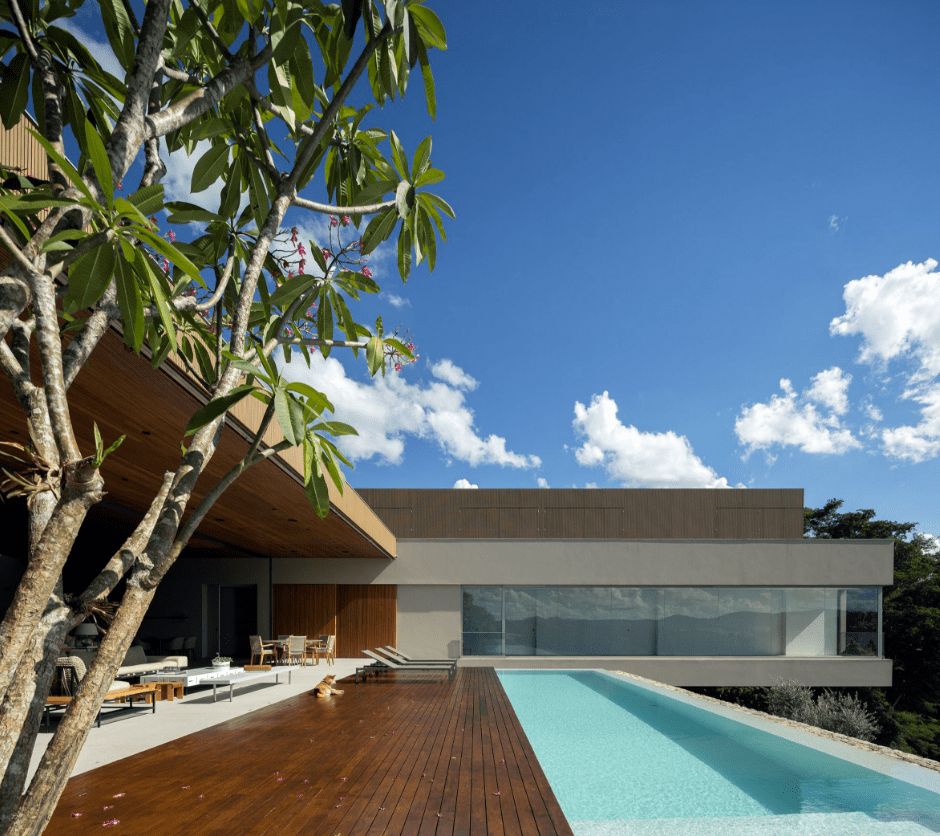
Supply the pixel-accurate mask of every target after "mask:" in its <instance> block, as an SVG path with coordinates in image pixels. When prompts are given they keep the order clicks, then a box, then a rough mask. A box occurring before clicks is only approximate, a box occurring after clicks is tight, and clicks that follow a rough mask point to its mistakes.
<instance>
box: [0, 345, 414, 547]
mask: <svg viewBox="0 0 940 836" xmlns="http://www.w3.org/2000/svg"><path fill="white" fill-rule="evenodd" d="M33 379H34V380H38V379H39V362H38V357H35V356H34V359H33ZM207 400H208V397H207V394H206V393H205V392H204V391H203V390H202V389H201V387H200V386H199V384H198V383H196V382H195V381H194V380H192V379H191V378H190V377H188V376H187V375H186V374H185V373H184V372H183V371H182V369H181V367H180V366H178V365H176V364H175V363H174V362H173V361H172V359H171V360H168V361H167V362H165V363H164V365H163V367H161V368H160V369H158V370H156V371H154V370H153V369H152V368H151V366H150V363H149V361H148V360H147V359H146V357H142V356H137V355H136V354H134V353H133V352H132V351H130V350H128V349H126V348H125V347H124V344H123V341H122V339H121V337H120V335H119V334H117V333H116V332H114V331H109V332H108V333H107V334H106V335H105V337H104V338H103V339H102V341H101V343H100V344H99V346H98V348H97V349H96V350H95V352H94V353H93V355H92V357H91V360H90V362H89V363H88V364H87V366H86V367H85V368H84V369H82V371H81V373H80V374H79V375H78V377H77V378H76V379H75V382H74V383H73V384H72V387H71V389H70V390H69V404H70V408H71V414H72V421H73V425H74V427H75V432H76V435H77V437H78V442H79V445H80V449H81V450H82V452H83V454H86V455H87V454H91V453H92V452H93V450H94V430H93V425H94V423H95V422H97V424H98V429H99V430H100V432H101V436H102V438H103V440H104V443H105V446H107V445H109V444H110V443H111V442H112V441H114V440H115V439H116V438H118V437H119V436H121V435H126V436H127V437H126V439H125V440H124V443H123V444H122V445H121V446H120V447H119V448H118V449H117V450H116V451H115V452H114V453H112V454H111V455H110V456H108V457H107V459H105V461H104V464H103V465H102V468H101V472H102V476H103V477H104V480H105V490H106V491H107V496H106V497H105V500H106V506H111V508H112V509H113V512H114V513H113V514H112V515H111V516H113V517H114V520H115V525H117V524H118V522H117V518H118V517H121V516H123V517H127V516H128V515H127V514H126V513H125V514H122V513H121V509H125V510H126V511H129V512H131V516H134V515H140V514H143V513H144V512H145V511H146V509H147V507H148V506H149V503H150V501H151V500H152V499H153V496H154V495H155V493H156V491H157V490H158V489H159V487H160V483H161V481H162V476H163V473H164V472H165V471H167V470H173V469H175V468H176V467H177V466H178V465H179V462H180V457H181V450H180V446H179V444H180V441H181V439H183V432H184V429H185V427H186V424H187V422H188V421H189V419H190V418H191V417H192V414H193V412H194V411H195V410H196V409H198V408H199V406H200V405H202V404H203V403H205V402H207ZM263 411H264V409H263V406H262V404H261V403H260V402H259V401H257V400H255V399H254V398H246V399H245V400H243V401H242V402H241V403H239V404H237V405H236V406H235V408H234V409H233V410H232V411H231V412H230V413H229V416H230V417H229V418H228V419H227V423H226V427H225V430H224V431H223V434H222V439H221V442H220V444H219V448H218V451H217V452H216V454H215V456H213V458H212V460H211V461H210V463H209V465H208V467H207V469H206V472H205V473H204V474H203V475H202V477H201V478H200V480H199V483H198V485H197V490H196V494H195V496H194V498H193V501H192V502H191V504H190V509H192V508H193V507H195V506H196V504H197V503H198V501H199V500H200V499H201V498H202V496H204V495H205V493H206V492H207V491H208V489H209V488H210V487H211V486H212V485H214V484H215V483H216V482H217V481H218V480H219V479H220V478H221V477H222V476H223V474H225V473H226V472H228V470H229V469H230V468H231V467H232V466H233V465H234V464H235V463H236V462H237V461H238V460H239V459H240V458H241V457H242V456H243V455H244V453H245V451H246V450H247V448H248V441H247V438H248V437H249V434H250V432H251V431H252V430H253V429H255V428H257V427H258V426H259V423H260V420H261V415H262V414H263ZM272 424H273V426H272V427H270V428H269V429H268V432H267V434H266V435H265V438H264V440H265V443H266V444H269V445H272V444H276V443H277V442H279V441H280V440H281V438H282V435H281V432H280V428H279V426H278V424H277V422H276V421H274V422H272ZM0 441H18V442H20V443H26V442H27V441H28V435H27V429H26V419H25V415H24V413H23V409H22V407H21V406H20V404H19V402H18V401H17V400H16V397H15V395H14V393H13V387H12V385H11V384H10V381H9V380H8V379H7V378H6V376H5V375H3V374H0ZM302 473H303V458H302V453H301V450H300V448H293V449H291V450H288V451H285V452H284V453H282V454H280V455H278V456H275V457H273V458H272V459H271V460H269V461H267V462H263V463H261V464H258V465H255V466H254V467H252V468H250V469H249V470H247V471H246V472H245V473H243V474H242V475H241V476H240V477H239V478H238V479H237V480H236V481H235V483H234V484H233V485H231V487H229V489H228V490H227V491H226V492H225V493H224V494H223V496H222V497H221V498H220V499H219V500H218V502H216V504H215V505H214V506H213V508H212V509H211V510H210V511H209V513H208V515H207V517H206V519H205V520H204V521H203V522H202V524H201V525H200V526H199V530H198V532H197V533H196V535H195V536H194V537H193V539H192V540H191V541H190V545H191V548H193V549H198V550H199V553H200V555H204V554H211V553H213V551H215V553H217V554H219V556H226V557H230V556H233V555H239V554H246V553H247V554H253V555H255V556H257V555H264V556H267V557H351V558H356V557H370V558H375V557H384V558H390V559H391V558H394V557H395V553H396V541H395V537H394V535H393V534H392V533H391V532H390V531H389V529H388V528H387V527H386V526H385V524H384V523H383V522H382V521H381V520H380V519H379V518H378V517H377V516H376V515H375V513H374V512H373V511H372V510H371V509H370V508H369V506H368V505H366V503H365V502H363V501H362V499H361V498H360V497H359V496H358V494H357V493H356V492H355V491H354V490H353V489H352V488H351V487H349V486H348V485H347V486H346V488H345V490H344V492H343V494H342V495H340V494H339V492H338V491H337V490H336V489H335V488H334V487H333V485H332V484H330V485H329V487H330V513H329V515H328V516H327V518H326V519H324V520H321V519H319V517H317V515H316V512H315V511H314V510H313V508H312V507H311V505H310V503H309V501H308V500H307V496H306V494H305V493H304V489H303V482H302ZM327 481H328V482H329V480H327ZM125 525H126V522H125ZM229 547H232V548H229ZM184 555H185V552H184Z"/></svg>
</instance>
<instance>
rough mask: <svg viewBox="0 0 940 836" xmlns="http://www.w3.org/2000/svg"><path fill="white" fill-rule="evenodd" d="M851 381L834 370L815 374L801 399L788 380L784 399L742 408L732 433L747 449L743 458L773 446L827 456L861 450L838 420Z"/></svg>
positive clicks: (784, 384)
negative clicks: (811, 383)
mask: <svg viewBox="0 0 940 836" xmlns="http://www.w3.org/2000/svg"><path fill="white" fill-rule="evenodd" d="M851 380H852V376H851V375H846V374H844V373H843V371H842V369H840V368H839V367H838V366H833V367H832V368H831V369H827V370H826V371H823V372H820V373H819V374H817V375H816V376H815V377H814V378H813V385H812V386H811V387H810V388H809V389H807V390H805V391H804V392H803V393H802V395H797V393H796V392H795V391H794V389H793V385H792V384H791V383H790V381H789V380H787V379H783V380H781V381H780V388H781V389H783V396H780V395H772V396H771V398H770V401H769V402H767V403H756V404H754V405H753V406H749V407H744V408H743V409H742V410H741V414H740V415H739V416H738V418H737V420H736V421H735V422H734V432H735V434H736V435H737V437H738V439H739V440H740V442H741V443H742V444H744V445H745V447H746V452H745V455H744V458H745V459H746V458H747V457H748V456H749V455H750V454H751V453H753V452H754V450H767V449H769V448H771V447H774V446H775V445H779V446H781V447H786V446H788V445H789V446H794V447H798V448H799V449H800V450H801V451H802V452H804V453H827V454H841V453H845V452H847V451H848V450H852V449H854V448H856V447H860V446H861V444H860V442H859V441H858V440H857V439H856V438H855V436H853V435H852V433H851V431H850V430H848V429H845V428H844V427H843V426H842V425H841V423H840V421H839V417H838V416H839V415H842V414H844V413H845V412H846V410H847V409H848V398H847V396H846V391H847V389H848V386H849V383H850V382H851ZM820 407H822V408H823V409H820ZM824 410H825V411H824ZM826 411H828V414H826Z"/></svg>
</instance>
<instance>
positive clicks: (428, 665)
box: [356, 650, 457, 682]
mask: <svg viewBox="0 0 940 836" xmlns="http://www.w3.org/2000/svg"><path fill="white" fill-rule="evenodd" d="M362 652H363V653H364V654H365V655H366V656H368V657H369V658H370V659H374V660H375V661H374V662H373V663H372V664H371V665H364V666H363V667H361V668H356V682H359V674H360V673H361V674H362V675H363V676H365V675H366V674H367V673H378V672H379V671H444V672H446V673H447V678H448V679H453V678H454V671H455V670H456V669H457V662H456V660H450V661H448V662H420V663H415V664H410V665H401V664H399V663H398V662H396V661H395V660H394V659H383V658H382V657H381V656H379V654H378V653H373V652H372V651H371V650H363V651H362Z"/></svg>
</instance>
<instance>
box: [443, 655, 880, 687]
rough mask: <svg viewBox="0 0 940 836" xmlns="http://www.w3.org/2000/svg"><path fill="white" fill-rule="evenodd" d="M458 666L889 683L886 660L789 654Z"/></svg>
mask: <svg viewBox="0 0 940 836" xmlns="http://www.w3.org/2000/svg"><path fill="white" fill-rule="evenodd" d="M459 664H460V666H461V667H482V666H486V667H494V668H497V669H499V670H507V669H513V668H560V669H572V668H600V669H601V670H608V671H625V672H626V673H633V674H637V675H638V676H645V677H647V678H648V679H655V680H656V681H657V682H664V683H666V684H667V685H679V686H681V687H686V688H687V687H706V686H708V687H717V686H746V685H750V686H767V685H773V684H774V681H775V680H778V679H795V680H797V681H798V682H802V683H803V684H804V685H812V686H816V687H829V688H837V687H847V688H853V687H857V688H861V687H865V686H872V687H888V686H890V685H891V660H890V659H872V658H869V657H846V656H838V657H828V658H825V657H814V658H794V657H789V656H773V657H767V656H763V657H753V656H739V657H733V656H710V657H701V656H698V657H687V656H642V657H639V656H621V657H616V656H597V657H586V656H515V657H512V658H496V657H482V656H480V657H476V658H473V657H469V656H468V657H465V658H463V659H461V660H460V662H459Z"/></svg>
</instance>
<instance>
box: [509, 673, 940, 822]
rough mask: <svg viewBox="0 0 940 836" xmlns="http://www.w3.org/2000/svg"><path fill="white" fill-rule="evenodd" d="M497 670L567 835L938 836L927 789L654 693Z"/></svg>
mask: <svg viewBox="0 0 940 836" xmlns="http://www.w3.org/2000/svg"><path fill="white" fill-rule="evenodd" d="M499 678H500V680H501V681H502V684H503V688H504V689H505V690H506V693H507V695H508V696H509V699H510V701H511V702H512V705H513V708H514V709H515V712H516V714H517V716H518V717H519V721H520V722H521V723H522V727H523V728H524V729H525V733H526V735H527V736H528V738H529V741H530V742H531V744H532V747H533V749H534V750H535V753H536V755H537V756H538V759H539V763H541V765H542V768H543V769H544V770H545V774H546V776H547V777H548V780H549V782H550V783H551V785H552V789H553V790H554V792H555V795H556V797H557V798H558V801H559V803H560V804H561V807H562V809H563V810H564V811H565V815H566V816H567V817H568V821H569V823H570V824H571V826H572V829H573V830H574V832H575V834H576V835H577V836H620V834H623V836H627V835H628V834H630V835H631V836H634V835H635V836H659V834H677V833H681V834H688V836H712V835H713V834H714V835H715V836H717V834H721V836H738V834H741V836H744V834H754V836H758V834H759V836H816V835H817V834H818V836H843V834H844V836H865V835H866V834H872V836H881V834H885V836H887V835H888V834H897V836H920V835H921V834H929V833H940V795H938V794H937V793H935V792H931V791H929V790H927V789H924V788H922V787H919V786H915V785H914V784H912V783H907V782H906V781H900V780H897V779H895V778H892V777H889V776H888V775H885V774H883V773H881V772H877V771H874V770H873V769H869V768H866V767H864V766H861V765H859V764H857V763H853V762H851V761H849V760H843V759H842V758H839V757H835V756H833V755H831V754H827V753H826V752H821V751H817V750H816V749H813V748H809V747H807V746H803V745H800V744H799V743H796V742H794V741H792V740H788V739H786V738H785V737H781V736H778V735H776V734H772V733H770V732H767V731H763V730H761V729H758V728H754V727H753V726H751V725H746V724H744V723H739V722H737V721H735V720H731V719H728V718H726V717H723V716H721V715H720V714H717V713H715V712H712V711H708V710H706V709H702V708H699V707H698V706H694V705H688V704H686V703H684V702H681V701H679V700H677V699H673V698H670V697H668V696H666V695H665V694H662V693H660V692H657V691H655V690H648V689H646V688H643V687H641V686H637V685H633V684H631V683H627V682H625V681H623V680H621V679H619V678H616V677H614V676H608V675H606V674H603V673H599V672H595V671H566V672H559V671H500V672H499ZM869 757H870V756H869ZM886 760H887V759H886ZM938 786H940V781H938ZM678 820H681V821H678Z"/></svg>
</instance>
